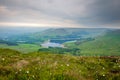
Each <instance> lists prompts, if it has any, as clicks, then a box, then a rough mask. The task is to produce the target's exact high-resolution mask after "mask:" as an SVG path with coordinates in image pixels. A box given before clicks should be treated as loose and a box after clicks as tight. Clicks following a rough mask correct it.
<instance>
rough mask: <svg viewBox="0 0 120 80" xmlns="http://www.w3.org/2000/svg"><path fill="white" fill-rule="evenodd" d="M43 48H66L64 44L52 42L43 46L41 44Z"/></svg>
mask: <svg viewBox="0 0 120 80" xmlns="http://www.w3.org/2000/svg"><path fill="white" fill-rule="evenodd" d="M41 46H42V47H45V48H48V47H62V48H64V45H63V44H59V43H53V42H50V41H47V42H44V43H43V44H41Z"/></svg>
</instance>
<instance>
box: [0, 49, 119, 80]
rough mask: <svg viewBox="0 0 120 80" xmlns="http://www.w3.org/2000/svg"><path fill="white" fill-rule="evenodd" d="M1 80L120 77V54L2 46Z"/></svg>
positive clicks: (114, 79)
mask: <svg viewBox="0 0 120 80" xmlns="http://www.w3.org/2000/svg"><path fill="white" fill-rule="evenodd" d="M0 80H120V57H80V56H70V55H60V54H51V53H50V54H49V53H45V52H34V53H29V54H21V53H20V52H18V51H14V50H10V49H0Z"/></svg>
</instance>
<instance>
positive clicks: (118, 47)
mask: <svg viewBox="0 0 120 80" xmlns="http://www.w3.org/2000/svg"><path fill="white" fill-rule="evenodd" d="M66 46H69V47H78V48H80V49H81V53H80V54H81V55H92V56H93V55H103V56H105V55H120V30H117V31H113V32H109V33H108V34H106V35H104V36H101V37H97V38H96V39H95V40H94V41H88V42H84V43H81V44H78V45H76V44H75V43H74V42H71V43H66Z"/></svg>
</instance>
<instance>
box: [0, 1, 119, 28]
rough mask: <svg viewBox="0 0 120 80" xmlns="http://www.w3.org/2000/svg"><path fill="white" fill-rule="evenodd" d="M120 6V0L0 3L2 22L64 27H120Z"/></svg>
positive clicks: (0, 18) (0, 20)
mask: <svg viewBox="0 0 120 80" xmlns="http://www.w3.org/2000/svg"><path fill="white" fill-rule="evenodd" d="M119 7H120V0H0V23H2V24H3V23H5V22H6V23H10V22H11V23H26V24H28V23H32V24H44V26H46V24H47V25H49V26H62V27H63V26H67V27H68V26H72V27H74V26H75V27H76V26H77V27H79V26H80V27H81V26H82V27H85V26H86V27H98V26H99V27H102V26H103V25H108V24H109V25H112V24H117V25H118V23H120V22H119V21H120V9H119ZM112 27H114V26H112ZM118 27H119V25H118Z"/></svg>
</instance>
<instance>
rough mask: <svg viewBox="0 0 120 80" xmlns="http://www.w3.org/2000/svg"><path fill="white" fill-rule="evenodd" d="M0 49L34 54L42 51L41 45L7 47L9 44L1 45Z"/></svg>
mask: <svg viewBox="0 0 120 80" xmlns="http://www.w3.org/2000/svg"><path fill="white" fill-rule="evenodd" d="M0 48H9V49H13V50H17V51H20V52H23V53H28V52H34V51H38V49H40V48H41V47H40V45H36V44H18V45H14V46H12V45H7V44H0Z"/></svg>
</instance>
